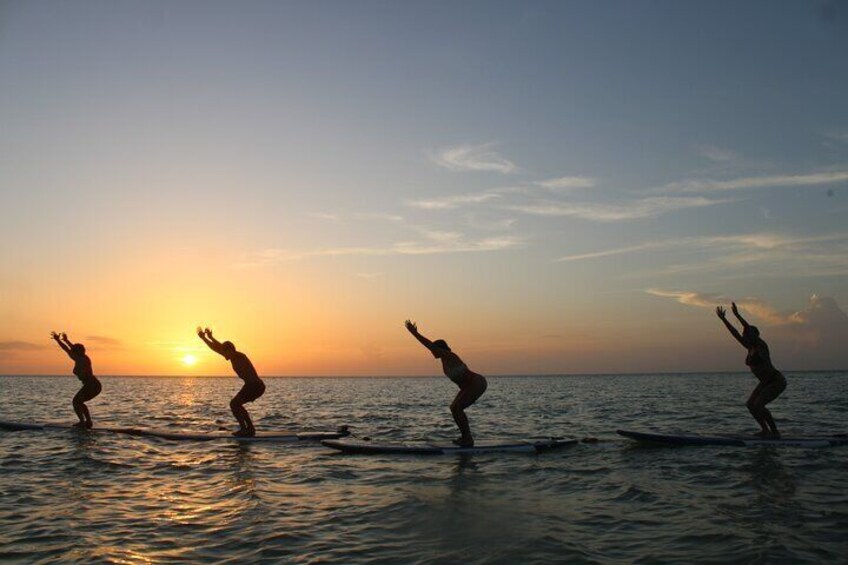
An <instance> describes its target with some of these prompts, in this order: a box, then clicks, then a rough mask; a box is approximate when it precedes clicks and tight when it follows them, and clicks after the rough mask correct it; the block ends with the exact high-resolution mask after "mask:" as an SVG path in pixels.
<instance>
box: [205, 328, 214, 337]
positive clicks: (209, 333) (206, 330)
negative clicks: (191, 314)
mask: <svg viewBox="0 0 848 565" xmlns="http://www.w3.org/2000/svg"><path fill="white" fill-rule="evenodd" d="M203 333H205V334H206V337H209V338H211V337H212V330H210V329H209V328H206V329H205V330H203Z"/></svg>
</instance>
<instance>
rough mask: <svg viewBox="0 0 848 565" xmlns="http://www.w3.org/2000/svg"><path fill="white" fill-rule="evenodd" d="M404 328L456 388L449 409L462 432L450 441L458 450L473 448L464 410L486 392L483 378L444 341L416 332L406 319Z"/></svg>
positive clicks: (416, 328) (472, 439)
mask: <svg viewBox="0 0 848 565" xmlns="http://www.w3.org/2000/svg"><path fill="white" fill-rule="evenodd" d="M406 329H407V330H409V333H411V334H412V335H413V336H415V339H417V340H418V341H420V342H421V345H423V346H424V347H426V348H427V349H429V350H430V353H432V354H433V357H435V358H436V359H441V361H442V370H443V371H444V372H445V376H446V377H447V378H449V379H450V380H452V381H453V382H454V383H456V385H457V386H458V387H459V392H458V393H457V395H456V398H454V399H453V402H451V405H450V410H451V414H453V419H454V420H455V421H456V425H457V426H459V431H460V432H462V436H461V437H459V438H457V439H455V440H453V442H454V443H455V444H456V445H459V446H460V447H473V446H474V438H473V437H472V436H471V428H470V427H469V425H468V417H467V416H466V415H465V409H466V408H468V407H469V406H471V405H472V404H474V403H475V402H476V401H477V399H478V398H480V397H481V396H482V395H483V393H484V392H486V387H487V386H488V385H487V384H486V379H485V377H483V375H478V374H477V373H475V372H473V371H472V370H470V369H469V368H468V366H467V365H466V364H465V363H463V362H462V359H460V358H459V355H457V354H456V353H454V352H453V351H451V348H450V347H448V344H447V343H446V342H445V340H443V339H437V340H436V341H430V340H429V339H427V338H426V337H424V336H423V335H421V334H420V333H418V326H416V324H415V322H411V321H409V320H407V321H406Z"/></svg>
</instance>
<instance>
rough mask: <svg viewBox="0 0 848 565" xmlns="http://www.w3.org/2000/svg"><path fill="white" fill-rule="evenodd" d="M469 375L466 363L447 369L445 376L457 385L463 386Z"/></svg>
mask: <svg viewBox="0 0 848 565" xmlns="http://www.w3.org/2000/svg"><path fill="white" fill-rule="evenodd" d="M467 373H468V366H467V365H466V364H465V363H460V364H459V365H452V366H450V367H445V376H446V377H447V378H449V379H450V380H452V381H453V382H455V383H456V384H461V383H462V381H463V379H464V377H465V375H466V374H467Z"/></svg>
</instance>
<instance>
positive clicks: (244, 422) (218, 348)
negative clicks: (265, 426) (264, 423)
mask: <svg viewBox="0 0 848 565" xmlns="http://www.w3.org/2000/svg"><path fill="white" fill-rule="evenodd" d="M197 336H198V337H199V338H200V339H202V340H203V343H205V344H206V345H208V346H209V349H211V350H212V351H214V352H215V353H217V354H219V355H221V356H222V357H223V358H224V359H226V360H227V361H229V362H230V363H232V365H233V371H235V372H236V375H238V378H240V379H241V380H243V381H244V386H242V387H241V390H240V391H238V393H237V394H236V395H235V396H234V397H233V399H232V400H230V409H231V410H232V411H233V416H235V417H236V420H237V421H238V423H239V429H238V431H235V432H233V435H234V436H244V437H253V436H255V435H256V428H254V427H253V421H252V420H251V419H250V414H248V413H247V409H246V408H245V407H244V405H245V404H246V403H248V402H253V401H254V400H256V399H257V398H259V397H260V396H262V395H263V394H264V393H265V383H263V382H262V379H260V378H259V375H258V374H257V373H256V369H254V368H253V363H251V362H250V359H248V358H247V355H245V354H244V353H242V352H241V351H237V350H236V346H235V345H233V343H232V342H231V341H225V342H223V343H221V342H220V341H218V340H217V339H215V337H214V336H213V335H212V330H210V329H209V328H206V329H203V328H199V327H198V328H197Z"/></svg>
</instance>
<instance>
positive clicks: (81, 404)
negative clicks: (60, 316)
mask: <svg viewBox="0 0 848 565" xmlns="http://www.w3.org/2000/svg"><path fill="white" fill-rule="evenodd" d="M50 337H51V338H52V339H53V340H54V341H55V342H56V343H58V344H59V347H61V348H62V351H64V352H65V353H67V354H68V357H70V358H71V359H73V361H74V375H76V377H77V378H78V379H79V380H80V381H82V388H81V389H79V392H77V393H76V394H75V395H74V400H73V406H74V412H76V414H77V417H78V418H79V422H77V423H76V424H74V426H75V427H77V428H85V429H90V428H91V427H93V426H94V422H93V421H92V420H91V412H89V411H88V406H86V405H85V403H86V402H88V401H89V400H91V399H92V398H94V397H96V396H97V395H98V394H100V391H102V390H103V385H101V384H100V381H99V380H97V377H95V376H94V371H93V370H92V368H91V359H89V358H88V355H86V354H85V346H84V345H83V344H81V343H71V340H69V339H68V334H66V333H64V332H62V333H57V332H50Z"/></svg>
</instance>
